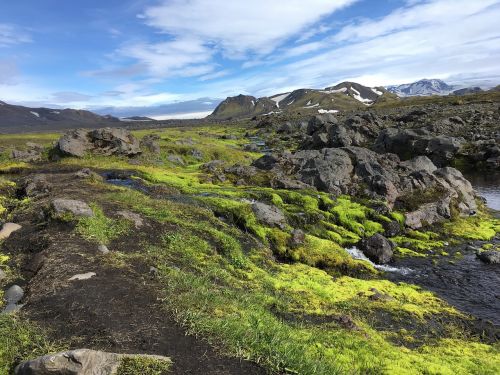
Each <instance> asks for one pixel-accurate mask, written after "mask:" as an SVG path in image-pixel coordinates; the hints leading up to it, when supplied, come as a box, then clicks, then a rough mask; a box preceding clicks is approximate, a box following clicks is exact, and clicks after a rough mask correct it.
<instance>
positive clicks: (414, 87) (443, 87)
mask: <svg viewBox="0 0 500 375" xmlns="http://www.w3.org/2000/svg"><path fill="white" fill-rule="evenodd" d="M454 89H455V87H454V86H451V85H448V84H447V83H445V82H443V81H441V80H440V79H421V80H420V81H417V82H413V83H406V84H403V85H396V86H389V87H387V90H388V91H389V92H392V93H393V94H396V95H398V96H400V97H406V96H428V95H448V94H449V93H451V92H452V91H453V90H454Z"/></svg>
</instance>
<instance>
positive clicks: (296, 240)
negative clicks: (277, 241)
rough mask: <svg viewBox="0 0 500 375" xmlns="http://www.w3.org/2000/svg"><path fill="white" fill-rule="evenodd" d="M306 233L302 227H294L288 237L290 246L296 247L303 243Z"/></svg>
mask: <svg viewBox="0 0 500 375" xmlns="http://www.w3.org/2000/svg"><path fill="white" fill-rule="evenodd" d="M305 241H306V234H305V233H304V231H303V230H302V229H294V230H293V231H292V236H291V237H290V246H291V247H298V246H301V245H303V244H304V243H305Z"/></svg>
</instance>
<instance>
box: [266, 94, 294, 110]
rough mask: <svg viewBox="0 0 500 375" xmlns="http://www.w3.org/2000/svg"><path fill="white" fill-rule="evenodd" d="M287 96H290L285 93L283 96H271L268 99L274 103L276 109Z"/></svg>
mask: <svg viewBox="0 0 500 375" xmlns="http://www.w3.org/2000/svg"><path fill="white" fill-rule="evenodd" d="M288 95H290V93H289V92H286V93H284V94H280V95H276V96H272V97H270V98H269V99H271V100H272V101H274V102H275V103H276V107H278V108H279V107H280V102H281V101H282V100H283V99H285V98H286V97H287V96H288Z"/></svg>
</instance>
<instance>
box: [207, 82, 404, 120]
mask: <svg viewBox="0 0 500 375" xmlns="http://www.w3.org/2000/svg"><path fill="white" fill-rule="evenodd" d="M387 100H397V97H396V96H395V95H394V94H391V93H389V92H388V91H387V90H385V89H384V88H383V87H374V88H372V87H366V86H363V85H360V84H358V83H354V82H342V83H340V84H338V85H336V86H333V87H327V88H325V89H320V90H318V89H298V90H294V91H292V92H286V93H280V94H276V95H272V96H270V97H264V98H259V99H257V98H255V97H253V96H245V95H238V96H234V97H229V98H227V99H226V100H224V101H223V102H222V103H220V104H219V106H217V108H216V109H215V111H214V112H213V113H212V115H210V118H214V119H219V120H227V119H231V118H233V119H234V118H243V117H253V116H257V115H264V114H268V113H283V112H300V113H309V112H311V113H318V112H319V113H324V112H329V111H345V110H352V109H362V108H365V107H366V106H370V105H372V104H375V103H377V102H379V101H387Z"/></svg>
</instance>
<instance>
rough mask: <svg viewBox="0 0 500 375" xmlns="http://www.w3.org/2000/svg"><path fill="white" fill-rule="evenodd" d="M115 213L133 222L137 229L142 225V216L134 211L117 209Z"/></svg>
mask: <svg viewBox="0 0 500 375" xmlns="http://www.w3.org/2000/svg"><path fill="white" fill-rule="evenodd" d="M116 214H117V215H118V216H120V217H122V218H124V219H126V220H129V221H131V222H133V223H134V226H135V228H136V229H139V228H141V227H142V226H143V225H144V220H143V218H142V216H141V215H139V214H137V213H135V212H131V211H118V212H117V213H116Z"/></svg>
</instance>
